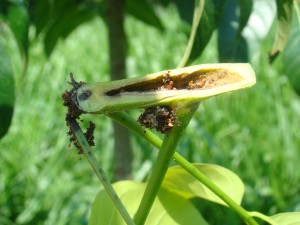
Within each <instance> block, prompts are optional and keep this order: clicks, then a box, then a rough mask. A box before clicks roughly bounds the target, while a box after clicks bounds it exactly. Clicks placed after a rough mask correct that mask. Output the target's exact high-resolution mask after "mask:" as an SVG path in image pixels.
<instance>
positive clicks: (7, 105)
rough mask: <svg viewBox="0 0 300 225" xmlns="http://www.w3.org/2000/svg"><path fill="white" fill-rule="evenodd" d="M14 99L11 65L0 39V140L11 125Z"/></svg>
mask: <svg viewBox="0 0 300 225" xmlns="http://www.w3.org/2000/svg"><path fill="white" fill-rule="evenodd" d="M14 99H15V97H14V80H13V72H12V68H11V63H10V59H9V56H8V54H7V53H6V51H5V48H4V45H3V42H2V40H1V39H0V138H2V137H3V136H4V135H5V133H6V132H7V130H8V128H9V125H10V123H11V119H12V115H13V107H14Z"/></svg>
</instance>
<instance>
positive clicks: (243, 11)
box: [237, 0, 253, 34]
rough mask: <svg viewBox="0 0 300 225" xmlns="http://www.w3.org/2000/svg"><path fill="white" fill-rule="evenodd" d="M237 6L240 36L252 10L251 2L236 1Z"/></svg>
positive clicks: (249, 0) (250, 0)
mask: <svg viewBox="0 0 300 225" xmlns="http://www.w3.org/2000/svg"><path fill="white" fill-rule="evenodd" d="M237 1H238V6H239V12H240V13H239V29H238V33H239V34H240V33H241V32H242V30H243V29H244V27H245V26H246V25H247V23H248V20H249V17H250V15H251V12H252V8H253V0H247V1H245V0H237Z"/></svg>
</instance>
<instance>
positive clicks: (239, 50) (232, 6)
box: [218, 0, 252, 62]
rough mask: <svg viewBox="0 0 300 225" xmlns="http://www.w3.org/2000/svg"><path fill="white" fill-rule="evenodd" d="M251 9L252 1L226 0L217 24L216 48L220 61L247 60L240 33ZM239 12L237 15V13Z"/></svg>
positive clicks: (246, 51) (244, 43)
mask: <svg viewBox="0 0 300 225" xmlns="http://www.w3.org/2000/svg"><path fill="white" fill-rule="evenodd" d="M238 3H239V5H238ZM251 10H252V1H247V3H245V1H242V2H241V1H239V2H238V1H237V0H227V1H226V5H225V10H224V13H223V15H222V19H221V22H220V26H219V36H218V48H219V58H220V61H221V62H248V61H249V59H248V49H247V43H246V40H245V39H244V37H243V36H242V35H241V32H242V30H243V29H244V27H245V25H246V24H247V21H248V19H249V16H250V14H251ZM238 12H239V15H238Z"/></svg>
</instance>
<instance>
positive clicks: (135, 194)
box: [89, 181, 207, 225]
mask: <svg viewBox="0 0 300 225" xmlns="http://www.w3.org/2000/svg"><path fill="white" fill-rule="evenodd" d="M113 186H114V188H115V190H116V192H117V193H118V195H119V197H120V198H121V200H122V202H123V204H124V205H125V207H126V209H127V210H128V212H129V214H130V215H134V213H135V212H136V210H137V208H138V206H139V204H140V201H141V199H142V196H143V193H144V191H145V188H146V184H144V183H138V182H134V181H121V182H118V183H115V184H114V185H113ZM191 218H193V219H192V220H191ZM102 224H103V225H119V224H120V225H121V224H122V225H123V224H125V222H124V221H123V219H122V217H121V216H120V214H119V213H118V212H117V210H116V207H115V206H114V205H113V203H112V201H111V199H110V198H109V196H108V195H107V194H106V192H105V191H104V190H101V191H100V192H99V193H98V194H97V196H96V198H95V201H94V203H93V205H92V210H91V217H90V220H89V225H102ZM145 224H146V225H161V224H170V225H176V224H189V225H207V223H206V222H205V220H204V219H203V218H202V216H201V214H200V213H199V212H198V211H197V210H196V208H195V207H194V206H193V205H192V204H191V203H190V201H188V200H187V199H185V198H182V197H181V196H178V195H176V194H174V193H172V192H169V191H168V190H165V189H161V190H160V192H159V194H158V198H157V199H156V200H155V202H154V204H153V207H152V209H151V211H150V214H149V217H148V219H147V221H146V223H145Z"/></svg>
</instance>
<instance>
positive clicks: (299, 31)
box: [282, 15, 300, 95]
mask: <svg viewBox="0 0 300 225" xmlns="http://www.w3.org/2000/svg"><path fill="white" fill-rule="evenodd" d="M299 52H300V28H299V24H298V21H297V18H296V15H295V17H294V19H293V29H292V33H291V35H290V37H289V40H288V43H287V45H286V47H285V49H284V51H283V54H282V60H283V69H284V72H285V74H286V75H287V76H288V78H289V80H290V82H291V84H292V86H293V88H294V90H295V91H296V92H297V93H298V95H300V67H299V65H300V55H299Z"/></svg>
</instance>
